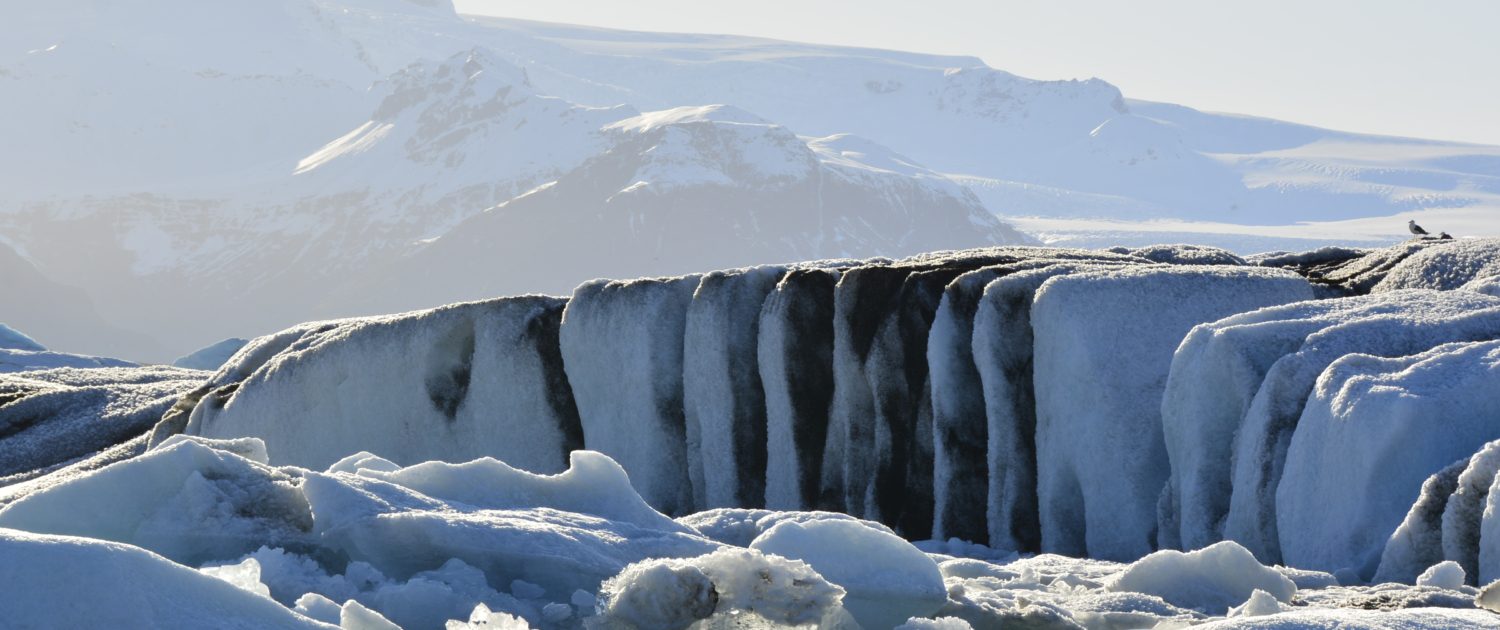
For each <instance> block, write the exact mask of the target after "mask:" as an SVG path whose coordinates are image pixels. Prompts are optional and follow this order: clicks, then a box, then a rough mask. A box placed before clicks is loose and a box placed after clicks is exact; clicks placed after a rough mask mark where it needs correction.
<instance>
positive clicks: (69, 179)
mask: <svg viewBox="0 0 1500 630" xmlns="http://www.w3.org/2000/svg"><path fill="white" fill-rule="evenodd" d="M0 41H4V42H6V44H5V48H4V49H3V50H0V120H4V121H5V122H4V123H0V124H4V125H5V127H6V128H5V130H4V131H5V135H6V137H7V138H9V139H13V140H12V141H11V143H10V144H9V146H10V147H12V148H10V149H7V150H4V151H0V245H3V246H4V247H5V248H6V249H7V250H8V251H7V252H6V254H9V252H10V251H13V252H14V254H15V255H14V256H8V257H6V258H5V259H4V264H5V274H6V275H5V277H6V285H7V288H8V289H9V290H8V291H7V295H6V298H5V302H6V305H7V307H6V312H5V313H4V316H5V317H8V318H18V317H21V316H20V315H17V314H15V313H20V312H23V311H25V309H22V308H20V307H17V306H12V304H17V305H21V304H24V305H27V307H26V308H30V309H32V310H39V311H41V312H40V313H39V314H37V315H27V316H26V317H27V318H28V320H29V321H15V322H10V323H12V324H15V325H16V326H17V328H19V329H21V330H25V331H27V332H28V333H29V334H33V335H36V336H37V337H38V340H39V341H41V342H42V343H44V344H46V345H47V346H48V347H52V348H58V349H62V350H68V351H80V352H89V353H94V354H105V355H111V356H121V357H124V358H129V359H134V360H146V361H163V360H168V359H171V358H172V357H175V356H178V355H182V354H185V353H187V352H188V351H190V350H192V349H193V348H196V347H199V346H203V345H207V344H209V343H212V342H214V341H217V340H219V339H222V338H225V337H230V336H251V335H256V334H260V333H263V332H267V331H270V330H275V329H278V328H281V327H284V326H286V325H289V324H291V323H295V322H299V321H305V320H307V319H311V318H320V317H340V316H349V315H356V314H364V313H373V312H389V311H393V310H403V309H412V308H418V307H423V306H430V305H433V304H440V303H445V302H452V301H456V300H464V299H478V298H483V297H489V296H494V295H501V294H516V293H530V292H541V293H553V294H561V293H567V292H568V291H570V290H571V289H572V287H573V286H575V285H577V284H578V283H579V282H581V281H584V280H587V279H590V278H594V277H601V276H609V277H631V276H640V275H659V274H672V273H683V272H687V271H692V270H701V269H709V268H722V267H734V266H742V265H748V264H755V263H764V262H781V261H792V260H804V259H818V258H841V257H868V256H901V255H907V254H912V253H916V252H921V251H929V250H934V249H948V248H963V247H976V246H983V245H992V244H1014V243H1032V242H1037V240H1036V238H1034V237H1033V236H1028V235H1026V234H1023V233H1022V231H1018V230H1017V229H1016V228H1015V227H1013V225H1019V226H1020V227H1021V228H1022V229H1023V230H1029V231H1031V232H1033V233H1034V234H1037V235H1039V236H1041V237H1042V238H1043V239H1044V240H1046V241H1048V242H1065V243H1075V244H1092V241H1090V240H1089V239H1092V238H1095V237H1096V236H1097V234H1098V233H1099V232H1100V230H1101V228H1100V227H1099V226H1100V225H1101V222H1103V223H1102V224H1103V225H1105V226H1106V227H1110V228H1111V229H1115V230H1118V228H1119V225H1121V224H1122V223H1125V224H1131V225H1141V226H1153V225H1155V226H1158V227H1152V228H1150V230H1151V231H1150V236H1151V237H1157V238H1160V239H1164V240H1180V239H1176V238H1173V236H1176V235H1177V234H1179V233H1180V232H1170V231H1168V232H1164V231H1163V230H1161V229H1160V228H1159V225H1160V222H1161V221H1177V222H1193V223H1196V222H1213V223H1216V224H1233V225H1240V226H1249V227H1247V228H1245V229H1244V230H1241V231H1239V232H1235V233H1232V234H1231V235H1230V236H1231V237H1233V238H1249V237H1255V238H1260V239H1262V240H1261V241H1255V243H1256V244H1257V245H1259V244H1262V243H1264V244H1266V245H1268V247H1266V248H1270V246H1275V245H1277V244H1278V243H1287V244H1312V243H1316V242H1325V241H1329V240H1335V239H1342V240H1345V241H1354V242H1357V243H1358V242H1369V243H1376V242H1381V239H1382V238H1384V239H1386V240H1390V239H1393V238H1399V237H1400V235H1399V234H1394V233H1393V234H1392V235H1391V236H1390V237H1384V236H1382V235H1380V234H1379V233H1378V230H1377V231H1376V233H1372V231H1371V229H1370V228H1369V227H1368V226H1367V224H1363V223H1360V221H1361V220H1368V219H1369V218H1371V217H1378V218H1379V219H1378V220H1379V222H1380V224H1382V225H1383V224H1386V223H1389V224H1390V226H1392V227H1394V228H1399V227H1400V226H1401V225H1403V224H1404V219H1403V220H1401V221H1396V220H1394V219H1392V218H1391V217H1393V216H1395V215H1402V216H1405V214H1408V213H1416V214H1413V216H1434V217H1438V218H1441V219H1445V220H1446V221H1447V223H1446V225H1456V226H1460V227H1472V226H1473V225H1475V224H1477V223H1476V222H1478V221H1480V219H1478V218H1476V217H1483V216H1486V215H1485V213H1486V212H1491V211H1492V210H1493V208H1495V207H1497V205H1500V201H1497V200H1500V149H1497V148H1493V147H1482V146H1471V145H1460V144H1455V143H1442V142H1428V141H1421V140H1408V139H1396V138H1380V137H1371V136H1360V135H1355V134H1346V133H1341V132H1334V131H1327V130H1322V129H1316V128H1311V127H1306V126H1300V125H1294V124H1289V123H1282V122H1277V121H1271V120H1265V119H1256V118H1248V117H1242V116H1230V115H1220V114H1208V113H1203V112H1198V111H1195V110H1192V109H1189V108H1185V107H1180V106H1176V105H1167V104H1159V103H1147V102H1140V101H1134V100H1130V99H1128V98H1126V96H1125V95H1123V94H1121V92H1120V91H1119V90H1118V89H1116V88H1115V87H1114V86H1112V85H1110V84H1109V83H1107V82H1105V81H1102V80H1098V79H1091V80H1087V81H1037V80H1031V79H1026V78H1022V77H1017V76H1015V75H1012V74H1009V73H1006V72H1004V71H1001V70H997V69H993V68H989V67H987V66H985V65H984V64H983V63H982V62H980V61H979V60H978V59H975V58H964V57H948V56H935V55H922V54H915V53H901V52H891V51H879V50H866V49H850V48H838V47H829V46H817V45H811V44H796V43H788V42H778V41H771V40H759V39H752V38H744V37H731V36H707V35H674V34H654V33H632V32H623V31H610V30H604V29H594V28H585V27H572V26H563V25H555V24H541V23H533V22H525V21H518V20H505V19H496V18H474V17H467V16H460V15H458V14H456V13H455V12H454V11H453V9H452V7H451V6H450V5H449V4H448V3H446V2H405V1H401V0H348V1H343V0H340V1H333V0H273V1H266V2H254V3H232V4H230V5H225V6H222V7H221V6H215V7H212V8H208V7H204V6H202V5H199V4H197V3H191V2H186V1H185V0H169V1H163V2H153V3H148V4H146V5H143V6H136V5H128V6H127V5H124V4H121V3H109V2H103V1H89V0H67V1H63V2H54V3H48V4H47V5H45V6H42V7H36V8H34V9H29V10H28V11H26V12H24V14H23V15H17V16H13V19H7V20H5V21H4V23H3V24H0ZM1424 213H1425V214H1424ZM1434 213H1436V214H1434ZM997 216H999V217H1007V218H1009V217H1022V218H1018V219H1015V220H1014V221H1011V220H1009V219H1007V220H1002V219H1000V218H997ZM1303 221H1313V222H1319V225H1318V226H1315V227H1309V228H1306V229H1301V228H1299V229H1298V230H1297V231H1295V232H1292V231H1288V230H1285V229H1284V228H1283V227H1282V226H1287V225H1290V224H1294V223H1298V222H1303ZM1464 221H1469V223H1464ZM1194 229H1199V228H1184V230H1183V231H1184V232H1190V231H1191V230H1194ZM1203 229H1207V228H1203ZM1443 229H1446V228H1443ZM1454 230H1455V231H1458V230H1459V228H1454ZM1231 232H1233V231H1231ZM1393 232H1394V230H1393ZM1143 238H1144V237H1143ZM1278 239H1279V240H1278ZM1319 239H1321V241H1320V240H1319ZM22 274H26V277H28V278H30V277H32V276H35V279H33V280H28V281H27V282H19V281H12V280H11V278H12V277H15V278H21V277H22ZM63 294H66V295H68V296H70V297H69V298H68V299H61V298H57V297H55V296H57V295H63ZM26 312H29V311H26ZM95 314H97V316H96V315H95ZM33 322H37V323H33Z"/></svg>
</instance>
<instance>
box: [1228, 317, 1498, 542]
mask: <svg viewBox="0 0 1500 630" xmlns="http://www.w3.org/2000/svg"><path fill="white" fill-rule="evenodd" d="M1405 302H1406V303H1405V307H1404V308H1402V309H1401V310H1400V311H1398V312H1395V313H1390V314H1385V315H1374V316H1370V317H1362V318H1357V319H1353V320H1350V321H1345V322H1340V323H1339V324H1338V325H1335V326H1331V327H1328V328H1325V329H1323V330H1320V331H1318V332H1316V333H1314V334H1312V335H1309V336H1308V337H1307V339H1306V340H1305V341H1304V342H1303V344H1302V347H1301V348H1299V349H1298V350H1297V351H1296V352H1294V353H1291V354H1288V355H1285V356H1283V357H1281V358H1280V359H1278V360H1277V361H1276V362H1275V363H1274V364H1272V366H1271V369H1270V370H1268V371H1267V372H1266V377H1265V379H1264V380H1263V381H1262V382H1261V385H1260V388H1259V389H1258V390H1257V391H1256V393H1255V397H1254V399H1253V400H1252V401H1251V403H1250V407H1249V409H1248V410H1247V411H1246V413H1245V416H1244V420H1243V421H1242V422H1241V425H1240V432H1239V434H1238V436H1237V437H1236V439H1235V444H1234V448H1235V451H1234V457H1233V459H1232V461H1233V466H1234V474H1233V492H1232V494H1231V496H1230V505H1229V513H1228V514H1227V516H1226V517H1225V521H1224V538H1226V539H1229V540H1234V541H1237V542H1239V543H1240V544H1242V545H1244V546H1245V547H1246V548H1247V549H1249V550H1250V551H1251V552H1253V553H1255V555H1256V557H1258V558H1261V559H1262V560H1266V561H1271V562H1277V561H1280V560H1281V551H1280V542H1279V534H1278V533H1277V519H1276V493H1277V490H1278V487H1279V485H1280V483H1281V476H1282V470H1283V466H1284V462H1285V460H1286V452H1287V449H1288V447H1289V445H1290V444H1291V442H1292V440H1293V439H1294V435H1295V434H1296V432H1297V427H1298V424H1299V422H1298V419H1299V418H1300V417H1301V416H1302V414H1303V406H1304V404H1305V403H1306V401H1307V400H1308V396H1310V395H1311V394H1312V392H1313V388H1314V384H1315V382H1316V381H1317V379H1318V377H1319V375H1320V374H1322V373H1323V371H1324V370H1325V369H1326V368H1327V367H1328V366H1329V365H1330V364H1332V363H1333V362H1334V361H1336V360H1338V359H1340V358H1342V357H1343V356H1345V355H1348V354H1351V353H1365V354H1371V355H1378V356H1404V355H1410V354H1414V353H1419V352H1423V351H1426V350H1428V349H1430V348H1432V347H1434V346H1437V345H1440V344H1443V343H1447V342H1460V341H1477V340H1485V339H1495V338H1500V310H1497V306H1500V305H1497V303H1496V302H1495V301H1494V298H1490V297H1489V296H1485V295H1480V294H1477V293H1470V292H1467V291H1448V292H1429V293H1426V294H1420V293H1417V294H1410V295H1409V296H1408V297H1407V298H1405ZM1470 452H1472V451H1470ZM1466 454H1467V453H1466ZM1460 456H1462V455H1458V456H1455V457H1453V458H1451V459H1450V460H1448V461H1447V462H1443V464H1444V465H1446V464H1447V463H1450V462H1451V461H1453V460H1454V459H1457V458H1458V457H1460ZM1429 472H1431V471H1429ZM1413 491H1415V489H1413ZM1413 498H1415V496H1413ZM1409 505H1410V502H1409V501H1408V502H1407V503H1405V504H1403V505H1402V506H1401V508H1400V509H1402V510H1405V508H1406V507H1407V506H1409ZM1394 525H1395V524H1392V528H1394ZM1387 533H1389V532H1387Z"/></svg>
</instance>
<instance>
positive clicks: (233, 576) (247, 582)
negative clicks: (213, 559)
mask: <svg viewBox="0 0 1500 630" xmlns="http://www.w3.org/2000/svg"><path fill="white" fill-rule="evenodd" d="M198 570H199V571H202V572H203V574H204V575H212V576H214V577H216V578H219V579H221V580H224V581H225V582H228V583H230V584H233V585H235V586H238V587H240V588H242V589H245V590H247V591H250V592H251V593H255V594H256V595H260V596H261V597H270V596H271V589H270V588H268V587H266V585H265V584H262V583H261V581H260V561H258V560H256V559H255V558H245V560H244V561H242V562H239V563H237V564H224V565H218V566H207V567H200V568H199V569H198Z"/></svg>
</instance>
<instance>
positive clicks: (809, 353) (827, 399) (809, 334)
mask: <svg viewBox="0 0 1500 630" xmlns="http://www.w3.org/2000/svg"><path fill="white" fill-rule="evenodd" d="M839 273H840V272H839V271H837V270H834V269H794V270H792V271H789V272H787V274H786V275H785V276H783V277H782V279H781V281H780V282H779V283H777V285H776V287H775V289H774V290H772V291H771V292H770V294H769V295H767V296H766V300H765V303H764V305H762V307H761V312H760V324H759V327H760V328H759V336H758V338H757V345H756V358H757V364H758V366H759V368H760V382H761V386H762V387H763V391H764V396H765V405H766V439H767V440H768V447H767V450H766V481H765V483H766V507H770V508H775V509H779V510H806V509H814V508H823V509H836V508H837V507H838V506H840V505H842V504H843V468H842V466H843V458H842V456H841V453H842V450H837V451H832V452H831V454H830V456H829V457H826V458H825V453H829V452H830V450H831V449H841V448H842V446H841V445H842V444H843V436H842V435H840V434H838V433H837V432H831V431H830V427H831V425H830V415H829V411H830V407H831V406H832V405H833V308H834V307H833V292H834V285H835V284H837V283H838V279H839ZM769 444H775V445H776V447H775V448H771V447H769ZM825 471H826V472H825ZM825 480H827V483H826V484H825ZM835 493H836V494H837V500H835V497H834V495H835Z"/></svg>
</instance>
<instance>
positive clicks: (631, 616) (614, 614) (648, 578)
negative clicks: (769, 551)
mask: <svg viewBox="0 0 1500 630" xmlns="http://www.w3.org/2000/svg"><path fill="white" fill-rule="evenodd" d="M599 597H600V605H599V618H600V619H601V620H602V621H604V622H605V623H607V624H608V623H622V622H623V623H625V624H630V625H629V626H627V627H637V628H685V627H687V626H688V625H690V624H692V623H694V622H696V621H698V620H700V619H707V620H709V621H708V623H709V624H713V623H714V620H715V619H718V620H722V621H728V620H731V619H739V620H741V621H740V622H739V623H741V624H743V623H748V622H745V621H743V620H744V619H746V618H753V619H755V620H756V621H758V622H760V623H761V624H762V627H766V628H771V627H789V626H803V625H810V624H819V627H825V626H824V625H822V624H823V623H824V622H826V621H832V620H835V619H837V615H838V613H839V612H841V609H840V603H841V601H842V599H843V597H844V589H842V588H839V587H838V586H835V585H833V584H830V583H829V582H828V581H827V580H825V579H824V578H823V577H822V576H821V575H819V574H818V573H817V572H816V571H814V570H813V569H812V567H810V566H808V565H807V563H805V562H801V561H798V560H789V559H786V558H782V557H778V556H773V555H764V554H761V553H760V552H758V551H755V550H752V549H723V550H720V551H716V552H714V553H711V554H708V555H704V556H699V557H697V558H689V559H682V560H648V561H645V562H639V563H636V564H633V565H631V566H629V567H627V568H626V569H625V570H624V571H622V572H621V573H620V574H619V575H617V576H615V577H613V578H610V579H609V581H607V582H605V583H604V585H603V586H602V587H601V590H600V593H599ZM736 627H744V626H743V625H737V626H736Z"/></svg>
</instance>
